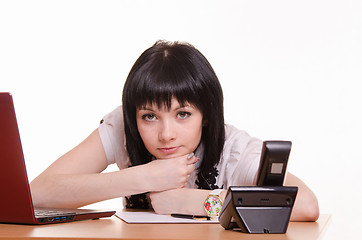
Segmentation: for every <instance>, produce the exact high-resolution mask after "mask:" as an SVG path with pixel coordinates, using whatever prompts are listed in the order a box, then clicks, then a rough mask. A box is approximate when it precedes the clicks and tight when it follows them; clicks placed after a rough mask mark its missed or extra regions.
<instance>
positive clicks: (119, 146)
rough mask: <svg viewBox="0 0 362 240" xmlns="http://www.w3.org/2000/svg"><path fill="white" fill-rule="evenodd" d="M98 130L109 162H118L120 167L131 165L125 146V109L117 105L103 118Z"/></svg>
mask: <svg viewBox="0 0 362 240" xmlns="http://www.w3.org/2000/svg"><path fill="white" fill-rule="evenodd" d="M98 132H99V135H100V138H101V141H102V144H103V148H104V151H105V153H106V157H107V162H108V164H113V163H116V164H117V166H118V168H119V169H124V168H127V167H128V166H129V165H130V161H129V157H128V153H127V151H126V147H125V134H124V122H123V109H122V107H121V106H119V107H117V108H116V109H115V110H113V111H112V112H111V113H109V114H107V115H106V116H104V117H103V119H102V120H101V123H100V125H99V126H98Z"/></svg>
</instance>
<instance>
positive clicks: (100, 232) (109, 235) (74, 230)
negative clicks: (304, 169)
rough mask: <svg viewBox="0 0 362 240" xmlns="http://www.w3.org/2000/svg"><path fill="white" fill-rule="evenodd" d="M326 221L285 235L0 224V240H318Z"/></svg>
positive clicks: (104, 222)
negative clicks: (49, 239)
mask: <svg viewBox="0 0 362 240" xmlns="http://www.w3.org/2000/svg"><path fill="white" fill-rule="evenodd" d="M329 221H330V215H321V216H320V218H319V220H318V221H317V222H291V223H290V224H289V227H288V231H287V233H286V234H246V233H241V232H237V231H231V230H224V228H223V227H221V225H219V224H127V223H125V222H123V221H122V220H120V219H118V218H117V217H115V216H113V217H111V218H108V219H100V220H86V221H79V222H71V223H61V224H51V225H42V226H30V225H16V224H0V239H13V240H15V239H36V238H43V239H44V238H51V239H54V240H55V239H97V238H98V239H133V240H134V239H197V240H201V239H207V240H209V239H223V240H228V239H238V240H240V239H263V240H264V239H271V240H273V239H278V240H280V239H293V240H295V239H301V240H306V239H308V240H313V239H320V238H321V236H322V234H323V232H324V231H325V229H326V227H327V225H328V223H329Z"/></svg>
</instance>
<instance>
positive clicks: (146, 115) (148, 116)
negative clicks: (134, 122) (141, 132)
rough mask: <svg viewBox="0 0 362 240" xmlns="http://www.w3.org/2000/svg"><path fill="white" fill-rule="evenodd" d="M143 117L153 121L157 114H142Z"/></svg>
mask: <svg viewBox="0 0 362 240" xmlns="http://www.w3.org/2000/svg"><path fill="white" fill-rule="evenodd" d="M142 119H144V120H146V121H153V120H155V119H156V116H155V115H154V114H150V113H149V114H145V115H143V116H142Z"/></svg>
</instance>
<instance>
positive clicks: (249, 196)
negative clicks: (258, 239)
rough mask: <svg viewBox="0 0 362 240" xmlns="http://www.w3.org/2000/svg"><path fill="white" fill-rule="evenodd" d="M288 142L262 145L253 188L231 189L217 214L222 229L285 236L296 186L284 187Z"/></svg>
mask: <svg viewBox="0 0 362 240" xmlns="http://www.w3.org/2000/svg"><path fill="white" fill-rule="evenodd" d="M291 146H292V143H291V142H289V141H265V142H263V148H262V154H261V157H260V167H259V173H258V177H257V186H231V187H229V189H228V192H227V194H226V197H225V201H224V203H223V207H222V210H221V212H220V215H219V222H220V224H221V226H223V227H224V228H225V229H238V230H240V231H241V232H245V233H285V232H286V231H287V227H288V224H289V219H290V214H291V211H292V208H293V205H294V201H295V198H296V195H297V192H298V187H284V186H283V182H284V177H285V173H286V169H287V163H288V158H289V153H290V149H291Z"/></svg>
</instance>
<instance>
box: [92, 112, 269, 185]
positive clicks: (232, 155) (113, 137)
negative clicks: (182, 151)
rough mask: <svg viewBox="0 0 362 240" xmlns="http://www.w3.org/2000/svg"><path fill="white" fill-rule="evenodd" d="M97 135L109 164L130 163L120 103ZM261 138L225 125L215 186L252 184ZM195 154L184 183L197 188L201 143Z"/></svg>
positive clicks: (257, 164) (201, 154) (258, 159)
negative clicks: (195, 159) (191, 171)
mask: <svg viewBox="0 0 362 240" xmlns="http://www.w3.org/2000/svg"><path fill="white" fill-rule="evenodd" d="M98 131H99V134H100V138H101V141H102V144H103V147H104V150H105V153H106V156H107V161H108V164H114V163H116V164H117V166H118V168H119V169H124V168H127V167H129V166H131V162H130V160H129V156H128V153H127V150H126V145H125V144H126V139H125V134H124V123H123V112H122V106H119V107H117V108H116V109H115V110H113V111H112V112H111V113H109V114H107V115H106V116H104V118H103V119H102V121H101V124H100V125H99V127H98ZM261 148H262V141H261V140H259V139H256V138H253V137H251V136H250V135H249V134H247V133H246V132H245V131H242V130H238V129H237V128H235V127H233V126H231V125H225V144H224V150H223V153H222V156H221V159H220V162H219V164H218V165H217V170H218V173H219V174H218V176H217V177H216V185H217V186H218V187H219V188H224V189H227V188H229V186H248V185H255V181H256V174H257V172H258V169H259V163H260V154H261ZM195 155H196V156H197V157H199V158H200V160H199V161H198V162H197V163H196V164H195V166H196V170H195V171H194V172H193V173H192V174H191V176H190V178H189V181H188V183H187V185H186V187H188V188H197V187H198V186H197V185H196V183H195V180H196V178H197V168H198V167H199V166H200V164H201V161H202V156H203V146H202V144H200V146H199V147H198V149H197V151H196V152H195Z"/></svg>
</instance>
